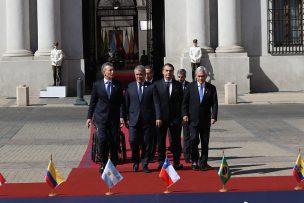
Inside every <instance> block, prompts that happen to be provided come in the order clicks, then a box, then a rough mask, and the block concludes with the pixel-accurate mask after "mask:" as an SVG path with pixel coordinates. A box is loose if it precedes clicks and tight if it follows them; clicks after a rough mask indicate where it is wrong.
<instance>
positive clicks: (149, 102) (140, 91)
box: [124, 65, 161, 173]
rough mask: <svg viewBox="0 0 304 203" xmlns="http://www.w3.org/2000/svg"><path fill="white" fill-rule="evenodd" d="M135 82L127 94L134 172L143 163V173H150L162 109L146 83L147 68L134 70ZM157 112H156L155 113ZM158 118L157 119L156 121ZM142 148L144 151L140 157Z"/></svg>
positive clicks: (152, 88)
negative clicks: (154, 128) (153, 141)
mask: <svg viewBox="0 0 304 203" xmlns="http://www.w3.org/2000/svg"><path fill="white" fill-rule="evenodd" d="M134 74H135V80H136V81H134V82H131V83H130V84H129V85H128V89H127V90H126V93H125V99H126V101H125V113H124V118H125V121H126V122H125V123H126V125H127V126H128V127H129V136H130V137H129V139H130V146H131V149H132V159H133V161H134V164H133V171H134V172H137V171H138V165H139V163H140V158H141V163H142V167H143V172H145V173H148V172H149V169H148V162H149V158H150V150H151V149H150V148H151V145H150V140H151V129H152V126H155V125H156V124H160V122H161V121H160V108H159V101H158V97H157V95H156V91H155V89H154V87H153V86H152V85H150V86H148V84H147V82H146V81H145V75H146V72H145V68H144V66H142V65H138V66H136V67H135V69H134ZM154 111H155V112H154ZM155 118H156V119H155ZM140 148H141V149H142V152H141V156H140Z"/></svg>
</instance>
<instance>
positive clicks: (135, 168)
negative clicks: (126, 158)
mask: <svg viewBox="0 0 304 203" xmlns="http://www.w3.org/2000/svg"><path fill="white" fill-rule="evenodd" d="M133 171H134V172H137V171H138V163H134V164H133Z"/></svg>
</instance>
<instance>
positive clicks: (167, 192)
mask: <svg viewBox="0 0 304 203" xmlns="http://www.w3.org/2000/svg"><path fill="white" fill-rule="evenodd" d="M167 158H168V151H166V159H167ZM169 193H171V191H170V190H169V187H168V186H167V187H166V190H165V191H164V194H169Z"/></svg>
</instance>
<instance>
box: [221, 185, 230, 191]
mask: <svg viewBox="0 0 304 203" xmlns="http://www.w3.org/2000/svg"><path fill="white" fill-rule="evenodd" d="M219 191H220V192H227V191H228V190H227V189H226V188H225V184H223V187H222V189H220V190H219Z"/></svg>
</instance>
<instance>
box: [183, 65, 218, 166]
mask: <svg viewBox="0 0 304 203" xmlns="http://www.w3.org/2000/svg"><path fill="white" fill-rule="evenodd" d="M206 77H207V72H206V70H205V68H204V67H203V66H200V67H198V68H197V69H196V71H195V78H196V81H194V82H192V83H191V84H189V85H188V88H187V89H186V91H185V94H184V98H183V104H182V115H183V122H188V123H189V127H190V133H191V138H190V143H191V146H192V147H191V159H192V169H193V170H197V169H200V170H203V171H206V170H208V165H207V161H208V150H209V137H210V127H211V124H215V122H216V121H217V112H218V100H217V92H216V87H215V86H213V85H212V84H210V83H208V82H206ZM200 140H201V149H202V153H201V157H199V150H198V145H199V141H200Z"/></svg>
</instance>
